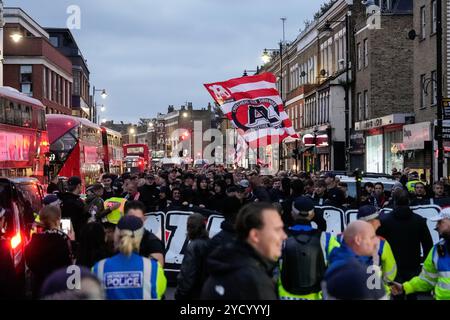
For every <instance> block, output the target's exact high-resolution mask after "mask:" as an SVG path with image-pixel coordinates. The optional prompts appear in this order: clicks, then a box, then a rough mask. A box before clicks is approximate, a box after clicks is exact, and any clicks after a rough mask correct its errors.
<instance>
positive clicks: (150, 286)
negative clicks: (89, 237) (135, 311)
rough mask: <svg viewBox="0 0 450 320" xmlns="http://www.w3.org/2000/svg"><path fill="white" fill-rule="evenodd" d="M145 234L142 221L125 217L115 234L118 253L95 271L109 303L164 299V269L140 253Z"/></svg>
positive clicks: (97, 265) (105, 260)
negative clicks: (111, 301)
mask: <svg viewBox="0 0 450 320" xmlns="http://www.w3.org/2000/svg"><path fill="white" fill-rule="evenodd" d="M143 235H144V225H143V223H142V220H141V219H139V218H137V217H134V216H125V217H123V218H122V219H120V221H119V223H118V224H117V229H116V232H115V235H114V242H115V245H116V247H117V248H118V249H119V253H118V254H117V255H115V256H113V257H112V258H108V259H104V260H101V261H100V262H98V263H97V264H96V265H95V266H94V267H93V268H92V271H93V273H94V274H96V275H97V277H98V278H99V280H100V281H101V282H102V284H103V287H104V288H105V291H106V298H107V299H108V300H160V299H161V298H162V297H163V295H164V292H165V291H166V286H167V279H166V277H165V275H164V270H163V269H162V267H161V266H160V265H159V263H158V261H157V260H155V259H147V258H144V257H141V256H139V254H138V252H139V247H140V243H141V240H142V236H143Z"/></svg>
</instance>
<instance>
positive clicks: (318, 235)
mask: <svg viewBox="0 0 450 320" xmlns="http://www.w3.org/2000/svg"><path fill="white" fill-rule="evenodd" d="M291 214H292V218H293V219H294V225H293V226H291V227H290V228H289V230H288V235H289V237H288V239H287V240H286V241H285V243H284V246H283V253H282V257H281V260H280V277H279V279H278V294H279V297H280V299H282V300H320V299H322V294H321V288H320V284H321V281H322V280H323V276H324V274H325V269H326V267H327V265H328V256H329V254H330V253H331V251H332V250H333V249H334V248H336V247H338V246H339V243H338V242H337V240H336V239H335V238H334V237H333V236H332V235H331V234H329V233H327V232H322V231H320V230H317V229H315V228H313V227H312V226H311V220H312V219H313V218H314V215H315V212H314V201H313V200H312V199H311V198H310V197H305V196H301V197H298V198H297V199H295V201H294V202H293V204H292V213H291Z"/></svg>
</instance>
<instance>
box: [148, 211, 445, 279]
mask: <svg viewBox="0 0 450 320" xmlns="http://www.w3.org/2000/svg"><path fill="white" fill-rule="evenodd" d="M316 210H317V211H321V212H322V214H323V218H324V219H325V221H326V223H327V232H330V233H331V234H333V235H338V234H340V233H342V232H343V231H344V229H345V227H346V226H347V225H348V224H349V223H351V222H352V221H355V220H356V219H357V214H358V210H353V209H351V210H343V209H341V208H337V207H332V206H318V207H316ZM411 210H412V211H413V212H414V213H416V214H418V215H420V216H422V217H424V218H426V219H427V226H428V229H429V230H430V233H431V236H432V238H433V242H434V243H437V242H438V241H439V234H438V233H437V231H435V230H434V229H435V227H436V223H435V222H433V221H431V220H429V218H430V217H433V216H435V215H437V214H438V213H439V211H440V210H441V207H440V206H438V205H435V204H431V205H421V206H414V207H411ZM194 212H195V210H193V211H168V212H152V213H148V214H146V220H145V224H144V227H145V229H147V230H148V231H150V232H152V233H154V234H155V235H156V236H157V237H158V238H159V239H161V240H162V241H163V243H164V246H165V248H166V255H165V269H166V270H169V271H178V270H179V269H180V266H181V263H182V261H183V257H184V250H185V248H186V246H187V244H188V242H189V240H188V238H187V234H186V226H187V220H188V218H189V216H190V215H191V214H193V213H194ZM391 212H392V209H389V208H385V209H382V213H383V214H390V213H391ZM200 213H202V214H203V215H205V218H207V224H206V227H207V230H208V232H209V236H210V238H212V237H213V236H214V235H216V234H217V233H219V232H220V230H221V229H220V225H221V223H222V222H223V221H224V217H223V216H221V215H220V214H218V213H215V212H212V211H207V212H206V213H205V212H200Z"/></svg>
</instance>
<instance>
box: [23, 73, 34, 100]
mask: <svg viewBox="0 0 450 320" xmlns="http://www.w3.org/2000/svg"><path fill="white" fill-rule="evenodd" d="M20 91H21V92H22V93H24V94H26V95H29V96H32V95H33V67H32V66H20Z"/></svg>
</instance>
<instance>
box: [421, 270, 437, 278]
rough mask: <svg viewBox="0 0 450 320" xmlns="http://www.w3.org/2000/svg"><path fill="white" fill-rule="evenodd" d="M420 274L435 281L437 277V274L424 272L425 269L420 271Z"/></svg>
mask: <svg viewBox="0 0 450 320" xmlns="http://www.w3.org/2000/svg"><path fill="white" fill-rule="evenodd" d="M422 272H423V274H424V275H426V276H427V277H428V278H432V279H436V278H437V277H439V275H438V274H436V273H431V272H428V271H427V270H425V268H424V269H422Z"/></svg>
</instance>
